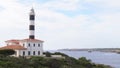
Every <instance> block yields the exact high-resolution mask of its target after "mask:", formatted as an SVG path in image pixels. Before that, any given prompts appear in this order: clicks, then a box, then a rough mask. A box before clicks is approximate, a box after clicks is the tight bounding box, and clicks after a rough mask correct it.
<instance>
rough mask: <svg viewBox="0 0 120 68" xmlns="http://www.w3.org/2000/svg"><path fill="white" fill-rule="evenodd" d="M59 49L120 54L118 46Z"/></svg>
mask: <svg viewBox="0 0 120 68" xmlns="http://www.w3.org/2000/svg"><path fill="white" fill-rule="evenodd" d="M58 50H59V51H88V52H92V51H100V52H112V53H118V54H120V48H85V49H58Z"/></svg>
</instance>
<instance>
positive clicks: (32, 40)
mask: <svg viewBox="0 0 120 68" xmlns="http://www.w3.org/2000/svg"><path fill="white" fill-rule="evenodd" d="M21 41H27V42H44V41H42V40H38V39H23V40H21Z"/></svg>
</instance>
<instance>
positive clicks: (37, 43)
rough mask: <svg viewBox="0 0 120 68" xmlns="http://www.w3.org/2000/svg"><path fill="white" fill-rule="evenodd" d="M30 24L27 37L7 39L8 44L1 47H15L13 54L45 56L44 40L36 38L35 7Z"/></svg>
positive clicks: (16, 55)
mask: <svg viewBox="0 0 120 68" xmlns="http://www.w3.org/2000/svg"><path fill="white" fill-rule="evenodd" d="M29 20H30V25H29V31H30V35H29V38H27V39H22V40H16V39H12V40H7V41H5V42H6V46H4V47H1V48H0V49H13V50H15V52H16V53H15V54H14V55H13V56H15V57H19V56H43V42H44V41H42V40H39V39H35V34H34V31H35V26H34V24H35V23H34V20H35V12H34V9H33V8H32V9H31V12H30V16H29Z"/></svg>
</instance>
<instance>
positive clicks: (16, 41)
mask: <svg viewBox="0 0 120 68" xmlns="http://www.w3.org/2000/svg"><path fill="white" fill-rule="evenodd" d="M19 41H20V40H15V39H12V40H7V41H5V42H13V43H16V44H19Z"/></svg>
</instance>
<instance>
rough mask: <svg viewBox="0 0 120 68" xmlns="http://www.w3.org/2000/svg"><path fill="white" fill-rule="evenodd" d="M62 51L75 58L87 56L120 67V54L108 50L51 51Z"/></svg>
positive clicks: (95, 60)
mask: <svg viewBox="0 0 120 68" xmlns="http://www.w3.org/2000/svg"><path fill="white" fill-rule="evenodd" d="M51 52H62V53H65V54H67V55H69V56H71V57H74V58H80V57H86V58H87V59H90V60H92V62H94V63H98V64H105V65H110V66H112V67H114V68H120V54H117V53H108V52H98V51H93V52H88V51H51Z"/></svg>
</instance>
